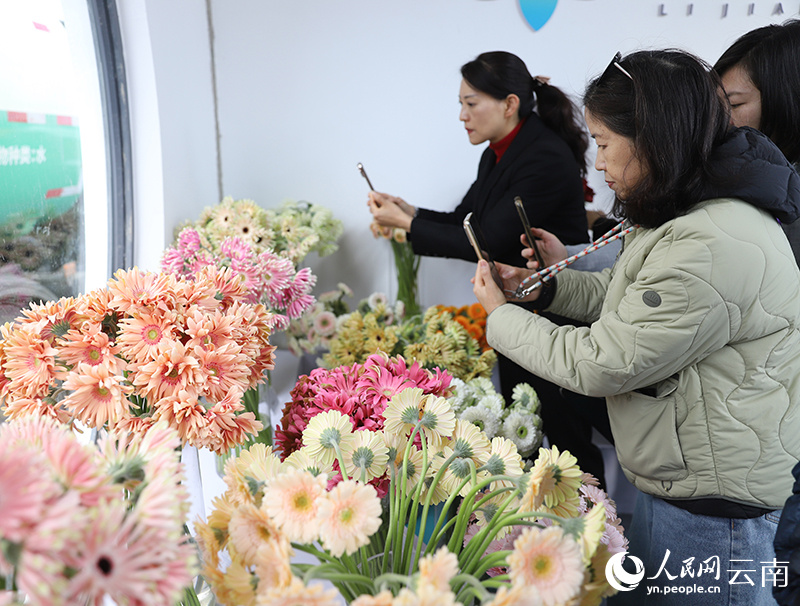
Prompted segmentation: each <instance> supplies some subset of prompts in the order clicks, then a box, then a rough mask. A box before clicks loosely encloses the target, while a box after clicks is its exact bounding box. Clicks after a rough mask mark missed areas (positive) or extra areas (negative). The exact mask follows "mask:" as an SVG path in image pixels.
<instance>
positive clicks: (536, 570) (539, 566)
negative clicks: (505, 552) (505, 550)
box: [507, 526, 585, 606]
mask: <svg viewBox="0 0 800 606" xmlns="http://www.w3.org/2000/svg"><path fill="white" fill-rule="evenodd" d="M507 561H508V566H509V573H508V574H509V577H510V578H511V581H512V583H513V584H514V585H533V586H535V587H536V588H537V589H538V590H539V593H540V594H541V597H542V602H543V603H544V605H545V606H554V605H555V604H565V603H567V602H569V600H571V599H572V598H573V597H575V596H576V595H578V593H579V592H580V589H581V585H582V583H583V578H584V571H585V569H584V565H583V560H582V557H581V549H580V546H579V545H578V544H577V543H576V542H575V541H574V540H573V539H572V538H571V537H570V536H569V535H565V534H564V531H563V530H562V529H561V527H560V526H551V527H549V528H545V529H539V528H534V527H531V528H526V529H525V530H523V531H522V534H521V535H520V536H519V538H518V539H517V540H516V541H514V551H513V552H512V553H511V554H510V555H509V556H508V559H507Z"/></svg>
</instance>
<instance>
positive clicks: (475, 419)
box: [458, 405, 501, 440]
mask: <svg viewBox="0 0 800 606" xmlns="http://www.w3.org/2000/svg"><path fill="white" fill-rule="evenodd" d="M458 418H459V419H461V420H462V421H467V422H468V423H472V424H473V425H475V426H476V427H477V428H478V429H480V430H481V431H483V432H484V433H485V434H486V437H487V438H489V439H490V440H491V439H492V438H494V437H495V436H496V435H497V432H498V431H500V427H501V423H500V416H499V415H498V414H497V413H495V411H494V410H492V409H490V408H487V407H486V406H483V405H478V406H470V407H469V408H467V409H466V410H464V411H463V412H462V413H461V414H460V415H458Z"/></svg>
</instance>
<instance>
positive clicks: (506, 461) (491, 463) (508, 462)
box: [478, 437, 522, 490]
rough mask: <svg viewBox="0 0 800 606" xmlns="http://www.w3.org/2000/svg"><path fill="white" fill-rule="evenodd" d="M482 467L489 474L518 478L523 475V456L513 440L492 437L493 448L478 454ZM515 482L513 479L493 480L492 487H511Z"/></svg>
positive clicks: (492, 488) (493, 488)
mask: <svg viewBox="0 0 800 606" xmlns="http://www.w3.org/2000/svg"><path fill="white" fill-rule="evenodd" d="M478 460H479V461H480V464H481V467H483V468H484V469H485V470H486V471H487V472H489V475H493V476H510V477H512V478H518V477H519V476H521V475H522V457H521V456H519V451H518V450H517V447H516V446H514V443H513V442H512V441H511V440H508V439H506V438H500V437H498V438H492V443H491V450H490V451H489V452H488V453H482V454H480V455H478ZM513 485H514V482H513V481H511V480H499V481H497V482H493V483H492V485H491V487H490V489H491V490H496V489H497V488H500V487H503V486H505V487H511V486H513Z"/></svg>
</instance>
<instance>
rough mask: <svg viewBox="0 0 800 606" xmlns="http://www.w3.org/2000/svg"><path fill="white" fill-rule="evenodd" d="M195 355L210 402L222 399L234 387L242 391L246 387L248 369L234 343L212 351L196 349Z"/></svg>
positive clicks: (248, 374)
mask: <svg viewBox="0 0 800 606" xmlns="http://www.w3.org/2000/svg"><path fill="white" fill-rule="evenodd" d="M195 353H196V354H197V358H198V360H199V361H200V369H201V371H202V373H203V375H204V381H203V383H204V387H205V394H206V396H207V397H208V399H210V400H211V401H213V402H216V401H219V400H222V399H224V398H225V396H226V395H228V393H230V391H231V389H233V388H234V387H238V388H240V389H244V388H246V387H247V386H248V384H249V382H248V379H249V376H250V367H249V366H248V364H247V363H248V360H247V358H245V357H244V356H243V355H241V354H240V353H239V346H238V345H236V343H231V344H229V345H225V346H224V347H220V348H219V349H212V350H205V349H200V348H199V347H198V348H196V349H195Z"/></svg>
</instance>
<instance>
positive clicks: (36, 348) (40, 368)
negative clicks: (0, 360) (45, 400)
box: [3, 319, 57, 398]
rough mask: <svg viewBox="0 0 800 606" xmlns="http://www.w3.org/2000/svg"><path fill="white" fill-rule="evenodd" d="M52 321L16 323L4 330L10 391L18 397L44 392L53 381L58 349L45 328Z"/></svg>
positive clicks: (32, 396)
mask: <svg viewBox="0 0 800 606" xmlns="http://www.w3.org/2000/svg"><path fill="white" fill-rule="evenodd" d="M47 323H48V321H47V320H45V319H41V320H39V321H38V322H35V323H31V324H24V325H18V326H12V327H11V328H10V329H9V330H8V331H7V332H6V331H5V330H4V331H3V333H4V334H3V336H4V340H5V344H4V347H3V350H4V354H5V360H4V364H3V366H4V368H3V370H4V372H5V376H6V378H8V381H9V382H8V386H7V389H8V392H9V393H13V394H15V395H16V396H18V397H28V398H36V397H41V396H44V395H45V394H46V393H47V389H48V387H50V385H52V384H53V382H54V378H55V372H56V366H55V358H56V354H57V351H56V350H55V349H54V348H53V347H52V345H51V344H50V341H49V340H47V339H45V338H43V337H42V335H41V331H42V330H43V329H44V328H45V327H46V326H47V325H48V324H47Z"/></svg>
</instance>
